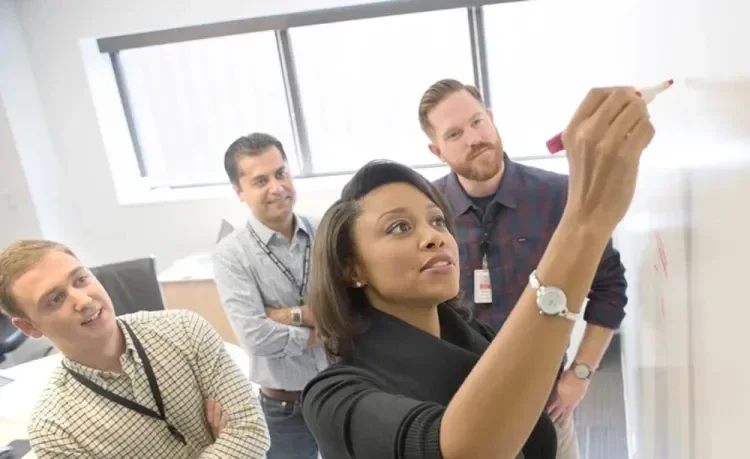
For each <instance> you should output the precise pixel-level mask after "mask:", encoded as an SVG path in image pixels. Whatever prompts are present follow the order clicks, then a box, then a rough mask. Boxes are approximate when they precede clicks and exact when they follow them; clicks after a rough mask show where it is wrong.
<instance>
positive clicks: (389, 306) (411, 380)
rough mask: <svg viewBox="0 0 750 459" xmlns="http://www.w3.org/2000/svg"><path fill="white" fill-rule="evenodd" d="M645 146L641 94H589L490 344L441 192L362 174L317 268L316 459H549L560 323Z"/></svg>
mask: <svg viewBox="0 0 750 459" xmlns="http://www.w3.org/2000/svg"><path fill="white" fill-rule="evenodd" d="M653 135H654V129H653V126H652V125H651V123H650V122H649V117H648V113H647V111H646V108H645V105H644V103H643V101H642V100H641V99H640V98H639V97H637V95H636V93H635V90H632V89H622V88H618V89H614V88H603V89H594V90H592V91H590V92H589V94H588V95H587V96H586V98H585V99H584V100H583V102H582V103H581V105H580V106H579V107H578V110H577V111H576V113H575V115H574V116H573V118H572V120H571V121H570V124H569V125H568V127H567V128H566V130H565V131H564V134H563V143H564V145H565V146H566V148H567V151H568V162H569V167H570V169H569V170H570V179H569V189H568V200H567V204H566V208H565V212H564V214H563V218H562V220H561V222H560V225H559V226H558V228H557V230H556V231H555V234H554V236H553V237H552V239H551V241H550V243H549V245H548V247H547V249H546V251H545V254H544V256H543V257H542V259H541V261H540V263H539V265H538V266H537V269H536V271H535V272H534V273H533V274H532V276H531V277H530V279H529V286H528V287H527V288H526V290H525V292H524V293H523V295H522V296H521V298H520V299H519V301H518V304H517V305H516V306H515V307H514V308H513V312H512V314H511V315H510V317H509V318H508V321H507V322H506V325H505V326H504V327H503V329H502V331H501V332H500V333H499V334H497V337H494V336H493V334H492V332H491V331H490V330H488V329H487V328H486V327H483V326H482V325H480V324H478V323H476V321H474V320H472V319H471V318H470V317H468V316H467V315H466V314H465V313H463V312H462V309H461V307H460V306H459V304H458V300H457V296H458V293H459V292H458V285H459V275H460V273H461V271H460V268H459V265H458V259H459V256H458V249H457V245H456V241H455V239H454V238H453V236H452V234H451V231H452V228H451V224H450V222H451V218H450V216H449V215H448V209H447V206H446V204H445V201H444V200H443V199H442V197H440V195H439V193H437V192H436V191H435V189H434V187H432V185H431V184H429V182H427V181H426V180H424V179H423V178H421V176H419V175H418V174H416V173H414V172H413V171H411V170H409V169H408V168H405V167H403V166H399V165H395V164H393V163H372V164H369V165H367V166H365V167H364V168H363V169H361V170H360V171H359V172H358V173H357V174H355V176H354V177H353V178H352V180H351V181H350V182H349V184H347V186H346V187H345V188H344V191H343V193H342V197H341V199H340V200H339V201H338V202H336V203H335V204H334V205H333V206H332V207H331V208H330V209H329V210H328V211H327V212H326V214H325V216H324V217H323V220H322V222H321V224H320V227H319V229H318V232H317V236H316V242H315V245H314V252H313V259H312V266H313V271H312V278H311V284H310V295H309V302H308V304H309V306H310V308H311V309H312V311H313V314H314V315H315V318H316V320H317V331H318V335H319V337H320V338H321V340H322V342H323V345H324V346H325V349H326V352H327V353H328V355H329V357H330V358H331V360H332V361H333V364H332V365H331V366H330V367H329V368H328V369H326V370H324V371H323V372H321V373H320V374H319V375H318V376H317V377H315V378H314V379H313V380H312V381H310V383H309V384H308V385H307V387H306V389H305V391H304V392H303V407H302V408H303V413H304V415H305V419H306V421H307V423H308V425H309V426H310V429H311V430H312V432H313V434H314V435H315V437H316V439H317V441H318V444H319V446H320V451H321V455H322V456H323V457H324V458H326V459H337V458H359V459H362V458H372V459H376V458H377V459H389V458H393V459H397V458H398V459H423V458H436V459H437V458H445V459H453V458H467V459H469V458H470V459H483V458H493V459H496V458H507V459H512V458H514V457H525V458H526V459H532V458H538V457H539V458H542V457H543V458H548V457H554V454H555V453H554V443H555V438H554V429H552V428H551V426H550V425H549V420H548V419H547V418H546V416H545V415H543V410H544V406H545V402H546V401H547V397H548V396H549V393H550V390H551V388H552V384H553V382H554V379H555V375H556V372H557V370H558V367H559V364H560V361H561V360H562V356H563V354H564V352H565V349H566V347H567V345H568V341H569V339H570V334H571V331H572V329H573V325H574V320H568V319H575V317H576V315H577V314H578V313H579V309H580V306H579V305H582V304H583V302H584V298H585V295H586V293H587V292H588V289H589V286H590V285H591V282H592V280H593V277H594V273H595V271H596V268H597V265H598V263H599V261H600V259H601V256H602V253H603V251H604V248H605V246H606V244H607V241H608V240H609V238H610V237H611V235H612V232H613V231H614V228H615V226H616V225H617V223H618V222H619V221H620V220H621V219H622V217H623V216H624V215H625V212H626V210H627V208H628V206H629V205H630V202H631V200H632V197H633V192H634V189H635V182H636V177H637V172H638V164H639V161H640V156H641V153H642V151H643V150H644V149H645V148H646V146H647V145H648V144H649V143H650V141H651V139H652V138H653ZM493 338H494V339H493ZM550 430H551V432H550ZM550 435H552V437H550ZM550 440H551V441H550ZM550 445H551V446H550ZM550 448H551V449H550ZM519 454H520V456H519Z"/></svg>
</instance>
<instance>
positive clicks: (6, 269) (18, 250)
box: [0, 240, 78, 317]
mask: <svg viewBox="0 0 750 459" xmlns="http://www.w3.org/2000/svg"><path fill="white" fill-rule="evenodd" d="M55 250H56V251H59V252H63V253H66V254H68V255H70V256H72V257H74V258H78V257H76V255H75V254H74V253H73V251H72V250H70V249H69V248H68V247H67V246H65V245H63V244H60V243H58V242H53V241H44V240H21V241H17V242H14V243H13V244H11V245H9V246H8V247H6V249H5V250H3V251H2V252H0V312H3V313H4V314H6V315H7V316H9V317H24V316H25V314H24V313H23V311H21V308H20V307H19V306H18V302H17V301H16V299H15V298H14V297H13V294H12V293H11V288H12V287H13V283H14V282H16V281H17V280H18V278H19V277H21V276H23V275H24V274H26V272H28V271H29V270H30V269H31V268H33V267H34V265H36V264H37V263H39V260H41V259H42V258H44V256H45V255H46V254H48V253H49V252H51V251H55Z"/></svg>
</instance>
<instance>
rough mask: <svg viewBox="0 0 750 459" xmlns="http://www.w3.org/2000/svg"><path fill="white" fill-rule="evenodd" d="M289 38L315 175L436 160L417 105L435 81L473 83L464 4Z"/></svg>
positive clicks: (293, 33)
mask: <svg viewBox="0 0 750 459" xmlns="http://www.w3.org/2000/svg"><path fill="white" fill-rule="evenodd" d="M290 39H291V47H292V51H293V54H294V60H295V63H296V69H297V77H298V81H299V89H300V97H301V101H302V110H303V113H304V117H305V122H306V128H307V135H308V138H309V142H310V152H311V158H312V171H313V173H315V174H331V173H336V172H341V171H353V170H356V169H357V168H359V167H360V166H362V165H363V164H365V163H366V162H368V161H370V160H372V159H381V158H382V159H392V160H397V161H399V162H401V163H404V164H408V165H412V166H415V165H427V164H437V163H438V161H437V158H435V156H433V155H432V154H431V153H430V151H429V150H428V149H427V143H428V140H427V137H426V136H425V135H424V134H423V133H422V131H421V130H420V128H419V122H418V119H417V107H418V105H419V98H420V97H421V96H422V93H423V92H424V91H425V90H426V89H427V88H428V87H429V86H430V85H431V84H432V83H434V82H436V81H437V80H440V79H442V78H455V79H458V80H461V81H464V82H467V83H470V82H473V80H474V76H473V70H472V55H471V42H470V37H469V23H468V20H467V12H466V9H453V10H444V11H436V12H428V13H417V14H408V15H399V16H389V17H380V18H374V19H364V20H358V21H347V22H339V23H333V24H323V25H315V26H308V27H300V28H293V29H290Z"/></svg>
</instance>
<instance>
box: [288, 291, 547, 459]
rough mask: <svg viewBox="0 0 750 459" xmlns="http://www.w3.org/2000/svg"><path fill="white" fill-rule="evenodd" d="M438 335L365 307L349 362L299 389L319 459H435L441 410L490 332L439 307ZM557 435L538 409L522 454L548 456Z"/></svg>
mask: <svg viewBox="0 0 750 459" xmlns="http://www.w3.org/2000/svg"><path fill="white" fill-rule="evenodd" d="M438 312H439V315H440V331H441V338H437V337H435V336H433V335H430V334H428V333H425V332H423V331H422V330H419V329H417V328H415V327H412V326H411V325H409V324H407V323H405V322H403V321H401V320H399V319H396V318H395V317H393V316H390V315H388V314H385V313H382V312H379V311H375V310H373V313H372V318H371V321H370V325H369V327H368V329H367V331H366V332H365V333H363V334H361V335H358V336H357V337H356V338H355V349H354V355H353V358H352V359H351V361H349V362H346V363H343V362H339V363H335V364H333V365H331V366H330V367H328V368H327V369H325V370H324V371H322V372H321V373H320V374H318V375H317V376H316V377H315V378H313V379H312V380H311V381H310V382H309V383H308V385H307V387H306V388H305V390H304V392H303V396H302V399H303V403H302V410H303V413H304V416H305V420H306V422H307V425H308V426H309V427H310V430H311V431H312V433H313V435H315V438H316V439H317V441H318V445H319V447H320V453H321V455H322V456H323V457H324V458H325V459H339V458H341V459H344V458H346V459H350V458H356V459H369V458H372V459H433V458H434V459H441V458H442V456H441V454H440V443H439V438H440V421H441V419H442V417H443V413H444V411H445V407H446V406H447V405H448V403H449V402H450V400H451V399H452V398H453V395H455V393H456V392H457V391H458V388H459V387H460V386H461V384H462V383H463V381H464V379H465V378H466V376H468V374H469V372H470V371H471V370H472V368H474V365H476V363H477V362H478V361H479V357H480V356H481V355H482V354H483V353H484V351H485V350H486V349H487V347H488V346H489V343H490V341H491V340H492V339H493V338H494V336H495V333H494V332H493V331H492V330H491V329H490V328H489V327H487V326H485V325H482V324H480V323H478V322H476V321H473V320H472V321H471V322H467V321H465V320H464V319H463V318H462V317H461V316H460V315H459V314H458V313H457V312H455V311H454V310H452V309H451V308H450V307H448V306H445V305H440V306H439V308H438ZM556 452H557V436H556V433H555V428H554V425H553V424H552V421H551V420H550V419H549V417H548V416H547V415H546V413H542V414H541V417H540V419H539V421H538V422H537V425H536V427H535V428H534V430H533V432H532V434H531V436H530V437H529V439H528V440H527V442H526V445H525V446H524V448H523V457H524V458H525V459H554V458H555V455H556Z"/></svg>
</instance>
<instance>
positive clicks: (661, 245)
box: [654, 233, 669, 277]
mask: <svg viewBox="0 0 750 459" xmlns="http://www.w3.org/2000/svg"><path fill="white" fill-rule="evenodd" d="M654 237H655V238H656V249H657V250H658V252H659V261H660V262H661V269H662V271H664V277H669V276H668V274H667V266H668V262H667V252H666V251H665V250H664V242H663V241H662V240H661V235H660V234H659V233H654Z"/></svg>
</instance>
